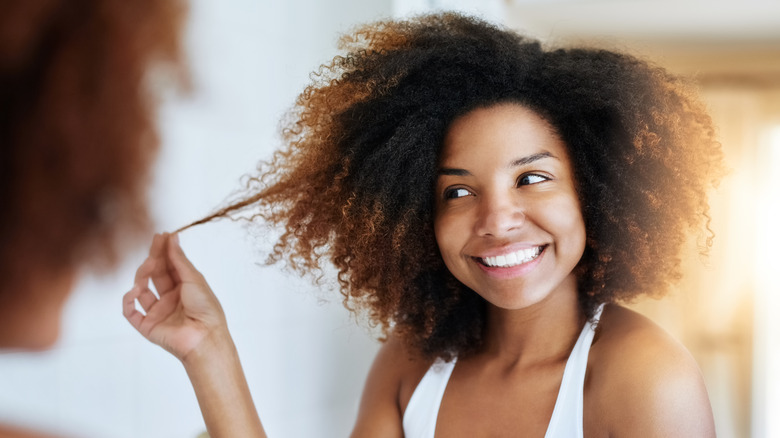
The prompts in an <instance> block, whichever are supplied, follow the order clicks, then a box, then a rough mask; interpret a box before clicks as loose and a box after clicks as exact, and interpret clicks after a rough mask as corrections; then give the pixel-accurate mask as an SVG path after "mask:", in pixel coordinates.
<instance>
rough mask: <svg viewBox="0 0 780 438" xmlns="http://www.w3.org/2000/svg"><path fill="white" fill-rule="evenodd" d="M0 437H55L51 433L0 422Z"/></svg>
mask: <svg viewBox="0 0 780 438" xmlns="http://www.w3.org/2000/svg"><path fill="white" fill-rule="evenodd" d="M0 438H54V437H53V436H51V435H44V434H43V433H39V432H34V431H30V430H24V429H20V428H17V427H14V426H10V425H6V424H0Z"/></svg>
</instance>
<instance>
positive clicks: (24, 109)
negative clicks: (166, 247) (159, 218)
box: [0, 0, 187, 296]
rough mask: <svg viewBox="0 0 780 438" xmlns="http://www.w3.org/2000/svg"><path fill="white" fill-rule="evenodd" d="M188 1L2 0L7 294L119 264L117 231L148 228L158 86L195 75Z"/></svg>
mask: <svg viewBox="0 0 780 438" xmlns="http://www.w3.org/2000/svg"><path fill="white" fill-rule="evenodd" d="M184 11H185V7H184V5H183V4H182V2H180V1H179V0H132V1H126V0H24V1H21V0H20V1H3V2H2V3H0V142H2V149H1V151H0V203H1V204H2V206H3V214H2V215H0V241H1V242H2V245H0V247H2V250H1V251H0V279H2V280H0V281H1V282H0V294H2V295H5V294H17V293H22V292H23V291H24V290H25V287H26V284H27V283H28V279H30V278H32V277H34V276H39V275H41V274H42V273H46V274H51V273H55V274H56V273H60V274H62V273H66V272H72V271H74V270H75V269H76V268H77V267H80V266H81V265H83V264H84V263H91V264H92V265H93V266H96V267H99V268H104V267H110V266H112V265H113V264H114V263H115V262H116V260H117V256H118V250H119V246H120V245H121V242H120V241H125V242H127V241H130V240H131V239H132V238H133V237H137V236H138V232H141V231H146V230H147V229H148V228H149V225H150V224H149V222H150V221H149V219H148V216H147V210H146V202H145V199H146V194H145V191H146V190H145V188H146V184H147V179H148V178H147V177H148V170H149V166H150V164H151V163H152V161H153V159H154V158H155V155H156V152H157V149H158V136H157V132H156V114H155V111H154V110H155V108H156V106H157V105H156V104H157V102H156V98H155V95H156V94H157V93H156V91H158V90H156V89H154V88H153V87H157V88H159V87H160V86H161V85H163V83H162V82H161V81H168V82H174V83H177V84H180V85H181V86H182V89H183V88H184V87H186V84H187V77H186V74H185V71H184V68H183V63H182V59H181V58H182V57H181V50H180V33H181V26H182V23H183V16H184ZM151 67H156V68H155V69H152V70H150V68H151ZM163 73H165V74H163ZM152 80H155V81H157V82H155V83H153V82H152ZM166 84H167V83H166ZM0 296H1V295H0ZM8 296H10V295H8Z"/></svg>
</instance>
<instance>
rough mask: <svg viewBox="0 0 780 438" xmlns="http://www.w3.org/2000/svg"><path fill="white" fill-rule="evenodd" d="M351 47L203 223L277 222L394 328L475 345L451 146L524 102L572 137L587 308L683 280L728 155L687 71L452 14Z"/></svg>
mask: <svg viewBox="0 0 780 438" xmlns="http://www.w3.org/2000/svg"><path fill="white" fill-rule="evenodd" d="M341 46H342V49H344V50H345V51H346V54H344V55H341V56H337V57H335V58H334V59H333V60H332V61H331V62H330V63H329V64H327V65H324V66H322V67H321V68H320V70H319V71H318V72H316V73H315V74H313V75H312V78H313V83H312V84H311V85H310V86H309V87H307V88H306V89H305V90H304V91H303V93H302V94H301V95H300V96H299V97H298V99H297V102H296V106H295V107H294V109H293V110H292V111H291V113H290V117H289V120H288V121H287V124H286V126H285V128H284V129H283V130H282V136H283V140H284V142H285V143H286V146H287V147H286V148H285V149H283V150H281V151H279V152H277V153H276V154H275V156H274V157H273V159H271V160H270V161H268V162H264V163H261V165H260V166H258V172H259V174H258V175H257V176H255V177H253V178H251V179H250V182H249V184H248V188H247V191H246V192H245V193H244V197H243V198H242V199H239V200H238V201H237V202H233V203H232V204H230V205H228V206H227V207H225V208H223V209H221V210H219V211H217V212H216V213H215V214H214V215H212V216H210V217H207V218H205V219H203V220H201V221H198V222H196V223H202V222H206V221H209V220H212V219H214V218H218V217H226V216H227V217H236V216H240V217H244V218H248V219H250V220H253V221H256V222H258V223H265V224H266V225H282V226H283V232H282V234H281V236H280V238H279V239H278V241H277V242H276V245H275V246H274V249H273V252H272V253H271V255H270V257H269V262H276V261H280V260H284V261H286V262H287V263H288V264H290V265H291V266H292V267H293V268H295V269H296V270H298V271H299V272H300V273H306V272H313V271H318V270H319V271H320V272H321V261H322V260H323V259H326V260H329V261H330V262H332V263H333V264H334V265H335V267H336V268H337V270H338V282H339V285H340V289H341V292H342V294H343V295H344V301H345V304H346V305H347V307H348V308H350V309H353V310H364V311H367V314H368V316H369V317H370V321H372V322H373V323H374V324H378V325H379V326H380V327H382V328H383V329H384V330H385V333H386V334H387V333H388V332H389V331H392V332H393V334H394V335H396V336H400V337H401V338H403V339H404V340H405V341H406V342H407V343H408V344H409V345H410V346H412V347H413V348H414V349H415V350H416V351H419V352H420V353H421V354H422V355H424V356H426V357H437V356H438V357H443V358H451V357H452V356H453V355H464V354H469V353H471V352H474V351H475V350H476V349H477V348H478V347H479V345H480V342H481V340H482V336H483V330H484V326H485V314H486V305H485V302H484V301H483V300H482V298H481V297H479V296H478V295H477V294H476V293H474V292H473V291H471V290H469V289H467V288H466V287H465V286H464V285H462V284H461V283H459V282H458V281H457V280H456V279H455V278H454V277H453V276H452V275H451V274H450V272H449V271H448V270H447V268H446V267H445V266H444V262H443V261H442V258H441V255H440V254H439V251H438V247H437V243H436V240H435V237H434V232H433V217H434V195H433V190H434V186H435V182H436V178H437V166H438V156H439V152H440V149H441V147H442V142H443V139H444V136H445V134H446V132H447V129H448V127H449V125H450V124H451V123H452V121H453V120H454V119H456V118H457V117H458V116H460V115H463V114H465V113H467V112H469V111H471V110H473V109H475V108H478V107H486V106H490V105H495V104H498V103H505V102H513V103H517V104H520V105H523V106H526V107H528V108H530V109H532V110H534V111H536V112H537V113H538V114H539V115H541V116H542V117H543V118H544V119H545V120H547V121H549V122H550V123H551V125H552V126H554V127H555V128H556V129H557V131H558V133H559V134H560V136H561V138H562V139H563V140H564V142H565V144H566V145H567V147H568V152H569V154H570V156H571V160H572V165H573V168H574V171H575V179H576V182H577V190H578V194H579V197H580V201H581V205H582V209H583V216H584V218H585V226H586V233H587V234H586V236H587V242H586V250H585V253H584V255H583V257H582V259H581V261H580V263H579V264H578V266H577V268H576V274H577V278H578V281H579V300H580V304H581V308H582V311H583V312H584V314H585V315H586V316H587V317H589V318H592V316H593V314H594V311H595V309H596V307H597V306H598V305H599V304H600V303H608V302H615V301H621V300H628V299H631V298H633V297H635V296H637V295H639V294H643V293H644V294H660V293H663V292H664V291H665V290H667V288H668V285H669V284H670V283H671V282H673V281H674V280H676V279H677V278H678V277H679V276H680V272H679V271H680V255H679V254H680V250H681V247H682V245H683V243H684V242H685V240H686V238H687V234H688V232H689V231H690V229H691V228H694V229H696V228H699V229H701V230H702V231H705V230H706V229H707V226H706V222H707V220H706V219H707V211H708V204H707V196H706V192H707V190H708V188H709V186H710V185H713V184H715V183H716V181H717V176H718V174H719V169H720V166H721V150H720V145H719V143H718V142H717V141H715V139H714V131H713V127H712V124H711V121H710V118H709V117H708V115H707V114H706V112H705V109H704V107H703V106H702V104H701V103H699V101H698V100H697V98H696V97H695V93H694V92H693V91H692V89H691V87H690V86H689V85H687V84H686V83H685V82H684V81H682V80H681V79H678V78H676V77H674V76H672V75H670V74H669V73H667V72H665V71H664V70H663V69H661V68H657V67H654V66H652V65H650V64H649V63H647V62H644V61H641V60H639V59H637V58H635V57H632V56H629V55H625V54H618V53H613V52H609V51H604V50H598V49H589V48H575V49H568V48H558V49H555V48H553V49H547V48H544V47H543V46H542V45H541V44H540V43H539V42H537V41H535V40H532V39H528V38H524V37H522V36H520V35H517V34H515V33H513V32H511V31H509V30H505V29H502V28H499V27H496V26H494V25H491V24H489V23H486V22H483V21H480V20H478V19H475V18H470V17H465V16H461V15H457V14H452V13H445V14H438V15H428V16H422V17H418V18H416V19H412V20H409V21H384V22H378V23H374V24H370V25H367V26H364V27H361V28H359V29H357V30H356V31H355V32H354V33H353V34H352V35H348V36H345V37H343V38H342V40H341ZM248 212H251V213H248ZM247 216H248V217H247ZM709 244H710V242H709V239H708V241H707V245H709Z"/></svg>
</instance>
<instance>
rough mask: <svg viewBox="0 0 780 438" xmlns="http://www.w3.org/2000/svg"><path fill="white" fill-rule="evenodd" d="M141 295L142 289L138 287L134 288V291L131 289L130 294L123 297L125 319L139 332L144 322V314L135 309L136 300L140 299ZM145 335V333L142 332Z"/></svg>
mask: <svg viewBox="0 0 780 438" xmlns="http://www.w3.org/2000/svg"><path fill="white" fill-rule="evenodd" d="M140 294H141V288H140V287H138V286H134V287H133V288H132V289H130V292H128V293H126V294H125V295H124V296H123V297H122V314H123V315H124V316H125V319H127V321H128V322H129V323H130V325H132V326H133V327H135V329H136V330H138V331H139V332H140V331H141V323H143V321H144V315H143V313H141V312H139V311H138V310H136V308H135V300H136V298H138V297H139V296H140ZM141 333H142V334H143V332H141Z"/></svg>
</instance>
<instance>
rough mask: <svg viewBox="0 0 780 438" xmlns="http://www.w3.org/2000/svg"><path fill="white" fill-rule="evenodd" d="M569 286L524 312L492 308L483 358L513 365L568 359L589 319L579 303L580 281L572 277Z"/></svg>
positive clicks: (489, 308) (488, 316) (567, 281)
mask: <svg viewBox="0 0 780 438" xmlns="http://www.w3.org/2000/svg"><path fill="white" fill-rule="evenodd" d="M565 282H566V283H565V284H562V285H561V287H559V288H558V289H557V290H556V291H554V292H552V293H550V294H549V295H548V296H547V297H546V298H545V299H544V300H542V301H540V302H538V303H534V304H532V305H530V306H528V307H525V308H522V309H516V310H515V309H512V310H510V309H501V308H498V307H495V306H491V305H488V311H487V312H488V314H487V327H486V332H485V343H484V345H483V348H482V350H481V353H480V354H484V355H486V356H492V357H493V358H494V359H497V360H500V361H505V362H507V364H510V365H517V364H532V363H540V362H545V361H549V360H552V361H557V360H561V359H565V358H567V357H568V355H569V353H570V351H571V348H572V346H573V345H574V343H575V342H576V341H577V337H578V336H579V334H580V332H581V331H582V327H583V324H584V323H585V316H584V314H583V313H582V310H581V309H580V306H579V302H578V300H577V288H576V279H575V278H574V277H573V276H572V277H570V278H569V279H567V280H565Z"/></svg>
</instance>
